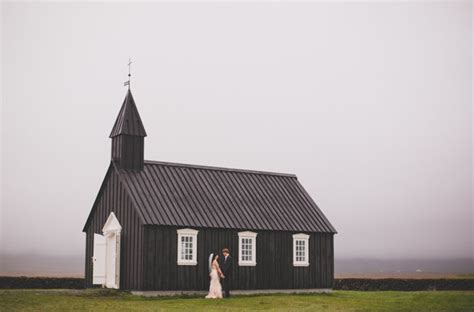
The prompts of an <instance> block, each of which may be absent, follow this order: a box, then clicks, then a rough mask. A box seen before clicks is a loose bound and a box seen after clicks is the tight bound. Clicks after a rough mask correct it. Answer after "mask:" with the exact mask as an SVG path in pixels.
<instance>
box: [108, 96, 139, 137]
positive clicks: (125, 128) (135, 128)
mask: <svg viewBox="0 0 474 312" xmlns="http://www.w3.org/2000/svg"><path fill="white" fill-rule="evenodd" d="M121 134H126V135H134V136H141V137H145V136H146V131H145V127H144V126H143V123H142V119H141V118H140V114H139V113H138V109H137V106H136V105H135V100H134V99H133V96H132V91H130V89H128V90H127V95H126V96H125V100H124V101H123V104H122V108H120V112H119V114H118V116H117V119H116V120H115V124H114V127H113V128H112V132H111V133H110V137H111V138H113V137H116V136H118V135H121Z"/></svg>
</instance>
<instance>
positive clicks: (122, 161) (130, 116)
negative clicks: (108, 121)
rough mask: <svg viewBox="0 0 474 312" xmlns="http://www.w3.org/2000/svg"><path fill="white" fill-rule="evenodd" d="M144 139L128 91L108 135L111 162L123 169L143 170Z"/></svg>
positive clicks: (135, 108)
mask: <svg viewBox="0 0 474 312" xmlns="http://www.w3.org/2000/svg"><path fill="white" fill-rule="evenodd" d="M145 137H146V132H145V127H143V123H142V120H141V118H140V114H139V113H138V109H137V106H136V105H135V101H134V100H133V96H132V92H131V91H130V89H128V91H127V95H126V96H125V100H124V101H123V104H122V108H120V112H119V114H118V116H117V120H116V121H115V124H114V127H113V128H112V132H111V133H110V138H111V139H112V160H113V161H115V162H116V163H117V164H118V165H119V167H121V168H124V169H131V170H141V169H143V160H144V156H143V152H144V138H145Z"/></svg>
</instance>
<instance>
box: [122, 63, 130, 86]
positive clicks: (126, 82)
mask: <svg viewBox="0 0 474 312" xmlns="http://www.w3.org/2000/svg"><path fill="white" fill-rule="evenodd" d="M127 65H128V80H127V81H125V82H124V83H123V85H124V86H128V89H130V76H132V75H130V67H131V65H132V59H131V58H130V57H129V58H128V64H127Z"/></svg>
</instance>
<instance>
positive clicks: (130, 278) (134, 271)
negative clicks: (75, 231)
mask: <svg viewBox="0 0 474 312" xmlns="http://www.w3.org/2000/svg"><path fill="white" fill-rule="evenodd" d="M111 212H114V214H115V215H116V216H117V219H118V221H119V222H120V224H121V226H122V233H121V255H120V288H121V289H141V288H142V285H143V279H142V277H143V252H144V250H143V248H142V246H143V239H144V237H143V235H144V232H143V230H144V229H143V226H142V225H141V222H140V219H139V216H138V214H137V212H136V209H135V208H134V207H133V206H132V202H131V200H130V198H129V196H128V195H127V193H126V192H125V190H124V186H123V185H122V184H121V182H120V181H119V177H118V175H117V172H116V171H115V170H114V169H113V165H112V164H111V166H110V167H109V170H108V172H107V175H106V177H105V179H104V184H103V185H102V187H101V190H100V193H99V195H98V197H97V202H96V203H94V207H93V209H92V214H91V216H90V217H89V220H88V222H87V224H86V226H85V228H84V231H85V232H86V259H85V261H86V262H85V283H86V287H92V261H91V257H92V255H93V248H94V247H93V246H94V244H93V239H94V233H97V234H101V235H102V227H103V226H104V224H105V221H106V220H107V218H108V217H109V215H110V213H111Z"/></svg>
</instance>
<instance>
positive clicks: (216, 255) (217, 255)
mask: <svg viewBox="0 0 474 312" xmlns="http://www.w3.org/2000/svg"><path fill="white" fill-rule="evenodd" d="M217 257H219V254H218V253H217V252H216V253H215V254H214V256H212V261H214V260H216V258H217ZM212 261H211V262H212Z"/></svg>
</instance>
